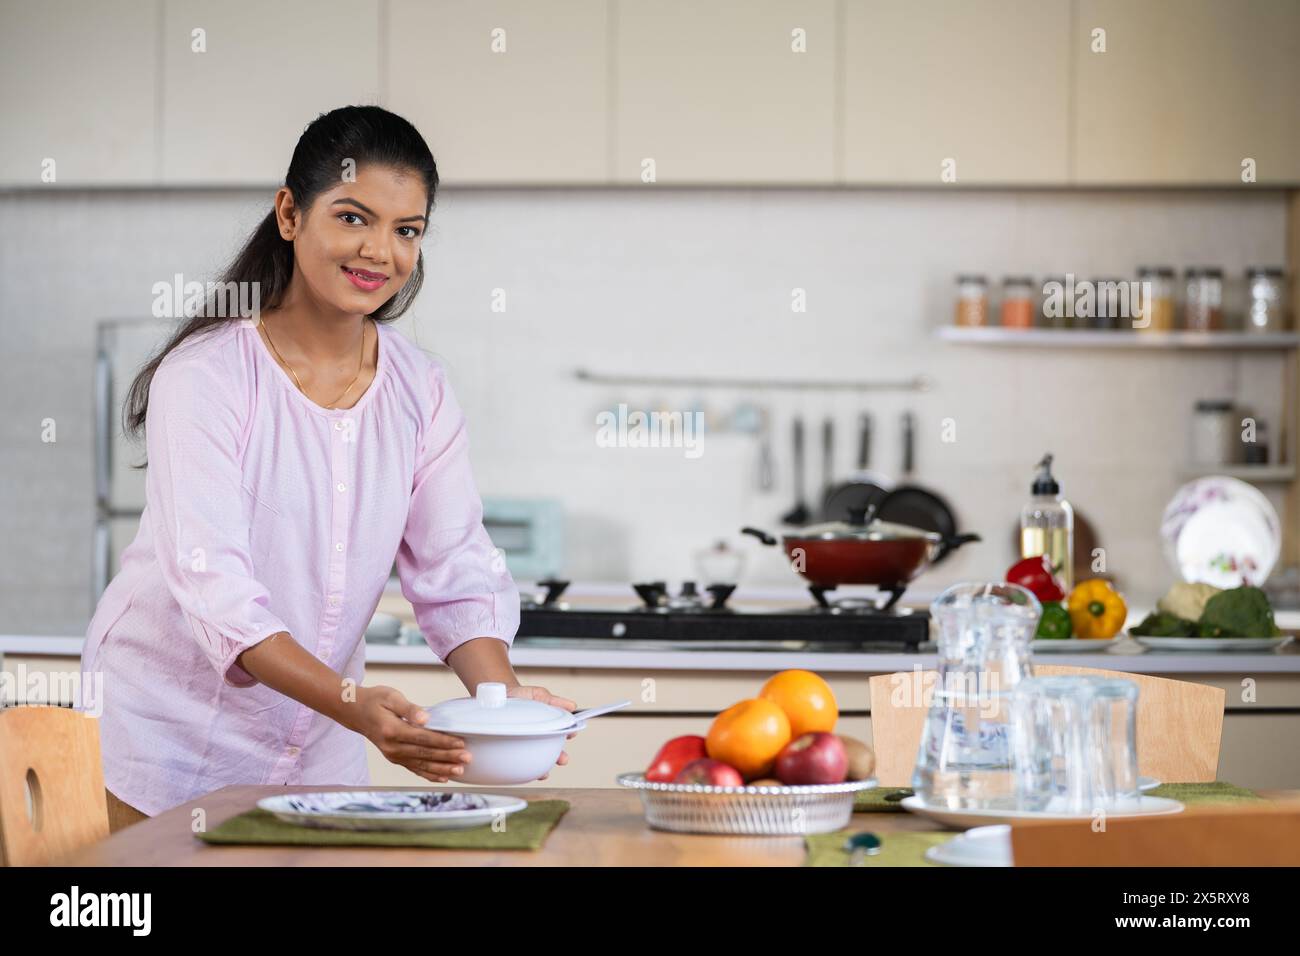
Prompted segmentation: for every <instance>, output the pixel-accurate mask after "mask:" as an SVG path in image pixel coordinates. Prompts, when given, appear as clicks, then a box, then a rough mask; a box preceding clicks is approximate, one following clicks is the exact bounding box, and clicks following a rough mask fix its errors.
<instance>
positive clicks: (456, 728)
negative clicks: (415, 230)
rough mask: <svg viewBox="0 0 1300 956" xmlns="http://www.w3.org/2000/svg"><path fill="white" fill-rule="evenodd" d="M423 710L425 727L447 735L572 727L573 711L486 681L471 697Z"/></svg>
mask: <svg viewBox="0 0 1300 956" xmlns="http://www.w3.org/2000/svg"><path fill="white" fill-rule="evenodd" d="M425 710H426V711H427V712H428V714H429V719H428V720H427V721H426V722H425V724H424V726H425V727H426V728H427V729H428V730H439V731H442V732H443V733H448V734H503V735H507V736H517V735H526V734H537V733H549V732H551V731H555V730H565V729H567V728H569V727H572V726H573V714H571V713H569V712H568V711H567V710H564V709H562V708H560V707H553V706H552V705H550V704H544V703H542V702H541V701H540V700H525V699H521V698H516V697H507V696H506V685H505V684H502V683H499V682H495V681H485V682H484V683H482V684H479V685H478V687H477V688H476V689H475V693H474V696H473V697H457V698H455V699H454V700H445V701H443V702H442V703H440V704H434V705H433V706H432V707H427V708H425Z"/></svg>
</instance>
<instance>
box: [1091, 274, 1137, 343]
mask: <svg viewBox="0 0 1300 956" xmlns="http://www.w3.org/2000/svg"><path fill="white" fill-rule="evenodd" d="M1127 285H1128V283H1126V282H1121V281H1120V280H1119V279H1093V280H1092V291H1093V295H1094V302H1095V304H1094V305H1093V307H1092V316H1091V317H1090V318H1089V319H1088V327H1089V328H1091V329H1107V330H1109V329H1117V328H1119V326H1120V320H1121V319H1122V318H1124V316H1123V315H1122V313H1123V312H1124V310H1125V308H1126V307H1129V306H1128V303H1127V302H1126V301H1125V300H1127V298H1128V294H1127V291H1126V289H1125V287H1126V286H1127Z"/></svg>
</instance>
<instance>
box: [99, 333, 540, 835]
mask: <svg viewBox="0 0 1300 956" xmlns="http://www.w3.org/2000/svg"><path fill="white" fill-rule="evenodd" d="M378 328H379V359H378V368H377V371H376V373H375V378H374V381H373V382H372V383H371V385H370V387H369V388H368V389H367V390H366V392H365V393H364V394H363V395H362V396H361V398H360V400H358V402H357V404H356V405H355V406H353V407H352V408H347V409H336V410H330V409H325V408H322V407H320V406H319V405H317V404H316V403H314V402H313V401H311V400H310V399H309V398H307V396H306V395H304V394H303V393H302V392H301V391H299V390H298V388H297V387H296V386H295V385H294V383H293V381H292V380H291V379H290V378H289V376H288V374H287V373H286V372H285V371H284V370H283V369H282V368H280V366H279V365H278V364H276V362H275V360H274V359H273V358H272V357H271V354H270V352H269V351H268V350H267V348H266V345H265V344H264V343H263V341H262V339H261V337H260V335H259V334H258V332H257V328H256V325H255V324H254V323H252V322H244V321H239V320H234V321H232V322H230V323H229V324H228V325H225V326H220V327H218V328H217V329H216V330H214V331H212V332H210V333H206V334H204V335H200V336H196V337H193V338H191V339H188V340H186V341H185V342H184V343H183V344H182V345H181V346H179V347H178V348H176V349H174V350H173V351H172V352H171V354H169V355H168V356H167V357H166V358H165V359H164V360H163V362H162V363H161V364H160V365H159V367H158V370H157V373H156V374H155V375H154V378H153V381H152V384H151V385H150V388H149V411H148V415H147V421H146V450H147V453H148V464H149V466H148V469H147V471H146V504H145V508H144V513H143V514H142V515H141V517H140V528H139V531H138V532H137V534H136V537H135V539H134V540H133V541H132V542H131V544H130V545H128V546H127V547H126V548H125V549H124V550H123V552H122V557H121V563H120V570H119V571H118V573H117V575H116V576H115V577H114V578H113V580H112V581H111V582H110V583H109V585H108V587H107V589H106V590H105V591H104V594H103V596H102V597H101V598H100V601H99V606H98V607H97V608H96V610H95V615H94V617H93V618H92V619H91V622H90V627H89V630H88V631H87V634H86V642H85V646H84V649H83V651H82V659H81V660H82V669H83V670H84V671H86V672H87V673H88V674H93V673H95V672H101V673H102V674H103V685H102V687H103V697H102V707H103V712H102V716H101V717H100V744H101V749H102V753H103V763H104V782H105V784H106V785H107V787H108V789H109V790H111V791H112V792H113V793H114V794H116V795H117V796H118V797H119V798H120V799H122V800H124V801H126V802H127V803H128V804H130V805H132V806H134V807H135V808H137V809H139V810H141V811H143V812H145V813H148V814H150V815H152V814H156V813H159V812H161V811H163V810H167V809H168V808H170V807H173V806H176V805H177V804H180V803H184V802H186V801H187V800H192V799H194V798H195V797H198V796H202V795H203V794H206V793H208V792H210V791H212V790H216V789H219V788H220V787H223V786H226V785H227V784H232V783H256V784H299V783H308V784H344V785H349V786H365V785H367V784H368V782H369V772H368V770H367V767H366V750H365V745H364V738H362V737H361V735H359V734H357V733H354V732H353V731H350V730H348V729H346V728H344V727H343V726H342V725H340V724H338V723H335V722H334V721H333V720H330V719H329V718H328V717H325V716H324V715H323V714H319V713H317V712H316V711H314V710H312V709H310V708H309V707H307V706H305V705H303V704H300V703H298V702H297V701H296V700H293V699H292V698H289V697H286V696H284V695H283V694H280V693H279V692H278V691H274V690H272V689H271V688H269V687H266V686H265V685H263V684H260V683H259V682H258V681H256V680H255V679H254V678H253V677H252V676H251V675H250V674H249V673H248V672H247V671H245V670H244V669H243V668H242V667H240V666H239V665H238V664H236V663H235V657H236V656H237V655H238V654H240V653H241V652H242V651H244V650H246V649H247V648H249V647H251V646H252V645H254V644H256V643H257V642H258V641H260V640H262V639H263V638H266V637H268V636H269V635H271V634H274V633H276V632H277V631H288V632H289V633H290V634H291V635H293V637H294V639H295V640H297V641H298V643H300V644H301V645H303V646H304V647H305V648H306V649H307V650H308V651H310V652H311V653H313V654H315V655H316V656H317V657H319V658H320V659H321V660H322V661H323V662H324V663H325V664H327V665H328V666H330V667H331V668H333V669H334V670H336V671H338V672H339V673H340V675H342V676H344V677H350V678H352V679H353V680H355V681H356V683H357V685H358V686H360V684H361V683H362V674H363V669H364V665H365V642H364V640H363V636H364V632H365V629H366V626H367V624H368V623H369V622H370V619H371V616H372V615H373V614H374V611H375V607H376V605H377V604H378V602H379V598H380V595H381V593H382V592H383V589H384V585H385V582H387V580H388V578H389V573H390V571H391V569H392V567H393V563H394V559H396V563H397V572H398V576H399V579H400V581H401V588H402V594H403V595H405V596H406V598H407V599H408V600H409V601H410V602H411V604H412V605H413V607H414V609H415V616H416V620H417V621H418V623H419V626H420V630H421V631H422V632H423V634H424V638H425V641H426V642H427V643H428V645H429V647H430V648H431V649H432V650H433V652H434V654H436V655H437V656H438V658H439V659H440V660H442V659H445V658H446V657H447V655H448V653H450V652H451V651H452V650H453V649H454V648H455V647H456V646H457V645H459V644H461V643H463V642H465V641H467V640H470V639H471V638H475V637H495V638H498V639H500V640H502V641H505V642H506V643H507V644H511V643H512V642H513V640H514V635H515V631H516V629H517V628H518V625H519V592H518V589H517V588H516V587H515V583H514V581H513V580H512V578H511V576H510V572H509V571H508V570H507V569H506V566H505V562H504V560H503V558H502V557H501V555H500V553H499V552H498V551H497V550H496V549H495V548H494V547H493V545H492V542H491V540H490V539H489V538H488V535H487V531H486V530H485V529H484V527H483V506H482V502H481V500H480V498H479V495H478V491H477V489H476V487H475V484H474V479H473V475H472V473H471V470H470V461H469V447H468V437H467V432H466V427H465V416H464V414H463V413H462V411H461V408H460V405H459V404H458V403H457V401H456V397H455V395H454V394H453V392H452V389H451V386H450V384H449V383H448V382H447V378H446V373H445V371H444V370H443V369H442V367H441V366H440V365H439V364H437V363H436V362H435V361H434V360H433V359H432V358H430V357H429V356H427V355H426V354H425V353H424V352H422V351H421V350H420V349H419V348H417V347H416V346H415V345H414V344H412V343H411V342H410V341H409V340H407V339H406V338H405V337H404V336H403V335H402V334H401V333H400V332H398V331H396V330H394V329H392V328H390V327H388V326H385V325H379V326H378ZM90 686H95V685H90ZM416 703H420V704H427V703H433V702H432V701H416Z"/></svg>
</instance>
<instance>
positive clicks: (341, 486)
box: [338, 481, 348, 491]
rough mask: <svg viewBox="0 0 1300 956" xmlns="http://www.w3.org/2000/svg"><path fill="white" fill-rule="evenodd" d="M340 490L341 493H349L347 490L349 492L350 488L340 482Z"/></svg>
mask: <svg viewBox="0 0 1300 956" xmlns="http://www.w3.org/2000/svg"><path fill="white" fill-rule="evenodd" d="M338 489H339V491H347V490H348V486H347V485H345V484H343V482H341V481H340V482H339V484H338Z"/></svg>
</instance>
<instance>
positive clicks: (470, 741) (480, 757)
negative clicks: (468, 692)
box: [451, 721, 587, 787]
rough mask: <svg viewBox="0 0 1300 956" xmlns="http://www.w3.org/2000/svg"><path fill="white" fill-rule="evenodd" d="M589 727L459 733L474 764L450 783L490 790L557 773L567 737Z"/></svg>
mask: <svg viewBox="0 0 1300 956" xmlns="http://www.w3.org/2000/svg"><path fill="white" fill-rule="evenodd" d="M586 726H587V724H586V722H585V721H583V722H580V723H577V724H574V725H573V726H572V727H569V728H568V729H566V730H553V731H550V732H548V733H537V734H479V733H475V734H470V733H457V734H456V736H457V737H459V738H460V739H461V740H463V741H465V749H466V750H468V751H469V755H470V757H471V760H470V762H469V763H467V764H465V765H464V766H465V772H464V773H462V774H461V775H460V776H457V777H452V778H451V779H452V780H454V781H456V782H458V783H472V784H475V785H477V786H489V787H508V786H514V785H517V784H521V783H532V782H533V781H534V780H536V779H537V778H538V777H540V776H541V775H542V774H544V773H549V772H550V771H551V770H552V769H554V767H555V761H556V760H558V759H559V757H560V751H562V750H563V749H564V742H565V740H566V739H567V738H568V735H569V734H573V733H577V732H578V731H579V730H582V729H583V728H585V727H586Z"/></svg>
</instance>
